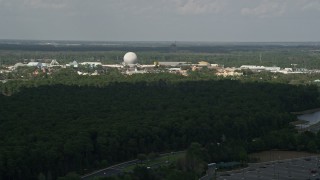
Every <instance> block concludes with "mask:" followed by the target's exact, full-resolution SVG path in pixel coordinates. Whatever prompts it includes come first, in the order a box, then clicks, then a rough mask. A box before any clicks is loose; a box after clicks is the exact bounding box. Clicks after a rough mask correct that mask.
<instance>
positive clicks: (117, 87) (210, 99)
mask: <svg viewBox="0 0 320 180" xmlns="http://www.w3.org/2000/svg"><path fill="white" fill-rule="evenodd" d="M59 76H63V74H60V75H59ZM160 76H162V77H165V76H168V79H170V78H171V77H172V78H173V79H174V78H175V77H176V76H170V75H160ZM132 78H133V79H131V80H130V82H131V83H124V82H123V83H116V82H114V83H110V84H109V85H103V84H102V85H101V86H98V84H99V83H95V86H84V85H81V86H79V85H78V84H77V83H78V81H73V82H72V81H70V82H69V83H70V84H71V85H69V86H66V85H51V86H50V85H47V86H39V87H37V88H22V89H21V90H20V92H19V93H15V94H12V96H3V95H0V114H1V116H0V137H1V138H0V179H37V178H38V177H39V174H40V173H41V178H43V175H45V176H46V178H48V177H49V174H50V178H52V179H56V178H57V177H61V176H64V175H65V174H66V173H67V172H71V171H76V172H77V173H79V174H85V173H88V172H90V171H92V170H93V169H95V168H100V167H101V166H106V165H111V164H114V163H116V162H122V161H125V160H129V159H133V158H135V157H136V156H137V154H140V153H144V154H148V153H150V152H165V151H166V152H170V151H174V150H181V149H185V148H187V147H188V146H189V145H190V144H191V143H192V142H199V143H200V144H201V145H205V146H206V147H207V146H210V148H211V149H212V150H211V149H210V148H207V149H208V154H209V157H208V158H209V160H212V161H213V160H217V159H220V160H244V159H246V152H245V149H244V147H246V142H248V141H251V140H252V139H254V138H257V137H264V138H265V140H264V143H265V144H264V145H260V146H267V147H277V146H278V145H279V143H277V144H272V143H273V141H272V140H273V139H274V138H275V137H277V135H276V134H270V132H271V131H274V132H276V130H279V129H282V128H285V127H287V126H288V123H289V122H290V121H292V120H294V119H295V118H294V116H292V115H290V114H289V112H290V111H298V110H303V109H308V108H314V107H316V106H318V105H319V104H318V101H317V97H318V93H317V89H316V88H314V87H313V86H291V85H283V84H265V83H241V82H238V81H228V80H225V81H197V82H195V81H187V82H175V81H174V80H173V81H170V83H168V81H165V80H159V79H157V78H156V76H152V75H151V76H149V77H148V78H155V79H157V80H149V81H148V82H142V81H141V80H140V81H139V78H138V77H132ZM134 78H136V79H134ZM140 78H141V77H140ZM31 82H32V81H31ZM79 82H80V81H79ZM54 84H55V83H54ZM17 86H18V85H17ZM269 136H270V137H269ZM308 136H309V135H308ZM268 137H269V138H270V141H268V139H267V138H268ZM316 137H318V136H316ZM289 139H290V138H289ZM236 142H239V143H236ZM315 142H316V143H313V142H310V143H307V144H306V145H304V146H303V147H301V148H302V149H304V148H306V149H310V150H313V149H314V148H315V147H319V144H318V142H319V141H315ZM217 143H220V144H221V147H222V149H219V148H220V147H219V148H218V149H215V148H217V147H216V145H217ZM292 143H293V145H294V142H292ZM210 144H213V145H212V147H211V145H210ZM315 145H316V146H315ZM255 146H257V147H258V148H259V145H255ZM260 149H261V147H260ZM216 150H217V151H220V153H221V155H223V156H219V157H215V156H214V152H216ZM210 152H212V153H210ZM236 152H238V153H236ZM196 154H197V153H196ZM137 173H138V174H139V176H140V175H141V177H147V178H149V177H150V178H151V177H152V178H153V177H155V178H156V177H157V176H154V175H153V174H152V173H151V174H148V173H147V174H144V173H146V172H145V171H143V170H141V172H140V171H137ZM192 173H193V172H191V174H192ZM156 174H157V173H156ZM180 175H181V172H180V171H172V172H170V174H169V175H168V177H170V178H171V179H174V178H175V177H178V176H180ZM181 177H184V176H182V175H181ZM189 177H195V176H193V175H190V176H189ZM63 178H66V177H63ZM170 178H169V179H170ZM191 179H192V178H191ZM193 179H194V178H193Z"/></svg>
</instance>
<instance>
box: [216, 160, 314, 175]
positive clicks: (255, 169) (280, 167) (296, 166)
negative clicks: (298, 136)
mask: <svg viewBox="0 0 320 180" xmlns="http://www.w3.org/2000/svg"><path fill="white" fill-rule="evenodd" d="M319 160H320V159H319V158H318V156H313V157H306V158H298V159H289V160H279V161H272V162H265V163H255V164H249V166H248V167H247V168H244V169H240V170H234V171H228V172H218V173H217V179H219V180H239V179H249V180H256V179H261V180H270V179H281V180H285V179H290V180H292V179H297V180H302V179H310V180H315V179H319V180H320V175H319V167H320V163H319Z"/></svg>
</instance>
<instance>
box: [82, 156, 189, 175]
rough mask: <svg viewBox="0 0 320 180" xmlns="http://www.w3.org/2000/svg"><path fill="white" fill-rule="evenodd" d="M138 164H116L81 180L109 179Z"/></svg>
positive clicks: (136, 161) (133, 161)
mask: <svg viewBox="0 0 320 180" xmlns="http://www.w3.org/2000/svg"><path fill="white" fill-rule="evenodd" d="M183 152H185V151H177V152H170V153H165V154H160V157H163V156H170V155H173V154H177V153H183ZM138 162H139V160H138V159H135V160H132V161H127V162H124V163H120V164H116V165H113V166H111V167H107V168H105V169H101V170H98V171H95V172H93V173H90V174H86V175H84V176H82V177H81V179H83V180H90V179H92V178H94V177H109V176H115V175H120V174H122V173H123V169H125V168H126V167H128V166H131V165H133V164H137V163H138ZM160 164H161V163H158V164H154V165H153V166H152V167H153V168H156V167H157V166H159V165H160Z"/></svg>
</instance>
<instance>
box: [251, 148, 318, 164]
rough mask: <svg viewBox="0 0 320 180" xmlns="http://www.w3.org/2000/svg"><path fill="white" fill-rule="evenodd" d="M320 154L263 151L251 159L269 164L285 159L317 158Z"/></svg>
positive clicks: (253, 155) (254, 154) (252, 155)
mask: <svg viewBox="0 0 320 180" xmlns="http://www.w3.org/2000/svg"><path fill="white" fill-rule="evenodd" d="M316 155H320V154H316V153H308V152H298V151H279V150H273V151H263V152H259V153H253V154H250V155H249V157H250V158H255V159H257V160H258V162H268V161H277V160H285V159H294V158H302V157H309V156H316Z"/></svg>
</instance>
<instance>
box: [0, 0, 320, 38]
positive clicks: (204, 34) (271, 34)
mask: <svg viewBox="0 0 320 180" xmlns="http://www.w3.org/2000/svg"><path fill="white" fill-rule="evenodd" d="M0 39H36V40H101V41H158V40H160V41H175V40H176V41H255V42H256V41H320V0H0Z"/></svg>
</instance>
